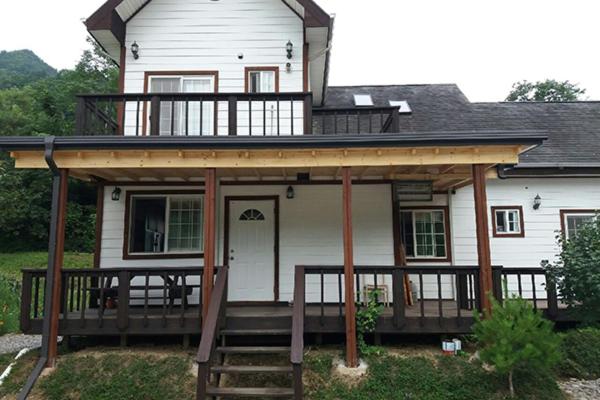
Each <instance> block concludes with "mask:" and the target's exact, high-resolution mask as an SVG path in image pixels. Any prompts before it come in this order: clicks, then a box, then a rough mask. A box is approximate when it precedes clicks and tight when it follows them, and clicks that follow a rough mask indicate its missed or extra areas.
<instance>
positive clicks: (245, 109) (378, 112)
mask: <svg viewBox="0 0 600 400" xmlns="http://www.w3.org/2000/svg"><path fill="white" fill-rule="evenodd" d="M398 110H399V108H398V107H362V108H358V107H354V108H314V109H313V105H312V94H311V93H152V94H148V93H125V94H91V95H81V96H78V97H77V109H76V114H75V135H83V136H88V135H89V136H111V135H127V136H148V135H152V136H214V135H220V136H226V135H228V136H294V135H310V134H317V135H356V134H377V133H390V132H392V133H397V132H399V123H400V114H399V111H398Z"/></svg>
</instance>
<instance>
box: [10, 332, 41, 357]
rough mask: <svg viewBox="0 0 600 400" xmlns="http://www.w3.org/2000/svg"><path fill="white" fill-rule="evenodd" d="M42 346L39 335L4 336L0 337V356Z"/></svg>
mask: <svg viewBox="0 0 600 400" xmlns="http://www.w3.org/2000/svg"><path fill="white" fill-rule="evenodd" d="M41 346H42V337H41V336H40V335H14V334H9V335H4V336H0V354H8V353H16V352H18V351H20V350H22V349H24V348H26V347H28V348H35V347H41Z"/></svg>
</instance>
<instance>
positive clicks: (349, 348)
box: [342, 167, 358, 368]
mask: <svg viewBox="0 0 600 400" xmlns="http://www.w3.org/2000/svg"><path fill="white" fill-rule="evenodd" d="M342 193H343V194H342V202H343V204H342V209H343V227H344V229H343V231H344V286H345V296H344V302H345V308H346V365H347V366H348V367H350V368H356V367H357V366H358V349H357V346H356V308H355V305H354V249H353V243H352V170H351V168H349V167H344V168H342Z"/></svg>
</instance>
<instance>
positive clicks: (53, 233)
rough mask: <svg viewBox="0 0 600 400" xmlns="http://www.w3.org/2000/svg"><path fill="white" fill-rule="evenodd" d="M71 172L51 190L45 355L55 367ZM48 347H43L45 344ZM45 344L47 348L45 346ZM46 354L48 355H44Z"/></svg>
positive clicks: (61, 173) (62, 174)
mask: <svg viewBox="0 0 600 400" xmlns="http://www.w3.org/2000/svg"><path fill="white" fill-rule="evenodd" d="M68 178H69V171H68V170H66V169H61V170H60V171H59V174H58V176H55V177H54V182H53V186H52V210H51V216H50V243H49V248H48V271H47V273H46V299H45V301H46V303H47V306H46V307H45V310H44V312H45V313H47V314H45V318H44V319H45V320H44V325H43V338H42V354H44V353H45V355H46V356H47V362H46V366H47V367H49V368H52V367H54V365H55V364H56V357H57V355H58V322H59V318H58V317H59V313H60V303H61V299H60V292H61V280H62V279H61V269H62V267H63V261H64V253H65V222H66V217H67V215H66V214H67V190H68V184H67V183H68ZM44 341H45V342H46V343H43V342H44ZM44 344H45V346H44ZM44 350H45V351H44Z"/></svg>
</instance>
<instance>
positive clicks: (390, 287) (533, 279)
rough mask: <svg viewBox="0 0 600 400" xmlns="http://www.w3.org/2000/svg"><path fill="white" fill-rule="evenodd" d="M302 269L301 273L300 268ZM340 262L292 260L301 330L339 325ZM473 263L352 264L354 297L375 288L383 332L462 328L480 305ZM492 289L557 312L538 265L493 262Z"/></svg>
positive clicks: (361, 302) (550, 313) (342, 314)
mask: <svg viewBox="0 0 600 400" xmlns="http://www.w3.org/2000/svg"><path fill="white" fill-rule="evenodd" d="M301 272H302V279H300V276H299V275H300V273H301ZM343 277H344V268H343V266H325V265H322V266H315V265H311V266H297V267H296V285H295V289H294V290H295V293H296V291H297V290H301V287H300V286H302V287H303V288H304V294H305V296H306V302H305V304H306V308H307V309H308V311H304V307H300V305H299V304H296V302H294V306H295V307H297V309H296V310H295V313H294V315H296V312H298V313H299V312H300V310H302V313H303V316H306V318H307V322H306V324H307V325H306V326H307V330H310V331H315V332H319V331H327V329H331V328H332V327H337V330H339V328H341V327H343V323H344V318H345V309H344V286H343V282H344V279H343ZM479 278H480V269H479V267H478V266H437V265H427V266H355V267H354V279H355V292H356V297H355V302H356V304H357V306H358V307H362V306H363V305H364V304H365V303H366V301H367V299H368V293H369V292H372V291H376V292H377V293H378V295H377V300H378V302H380V303H383V304H384V305H386V306H387V307H386V309H387V310H388V311H387V312H384V314H383V315H382V317H381V318H380V321H379V323H378V331H383V332H394V331H403V332H413V331H414V332H449V331H452V332H454V331H456V332H467V331H469V329H470V327H471V325H472V323H473V315H474V313H475V312H477V311H478V310H480V309H481V297H482V294H481V292H480V288H479ZM493 282H494V287H493V293H492V294H493V295H494V297H496V298H497V299H499V300H501V299H502V298H503V290H504V289H503V288H504V286H505V285H504V282H506V288H507V289H508V294H509V295H512V294H515V295H519V296H520V297H523V298H525V299H527V300H530V301H531V302H532V304H533V306H534V308H536V309H539V310H542V311H543V312H544V314H545V315H546V316H547V317H549V318H551V319H556V318H557V317H558V314H559V313H558V310H559V304H560V300H559V296H558V295H557V293H556V286H555V285H554V284H552V283H551V282H550V281H549V280H546V277H545V272H544V270H542V269H540V268H502V267H494V268H493Z"/></svg>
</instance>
